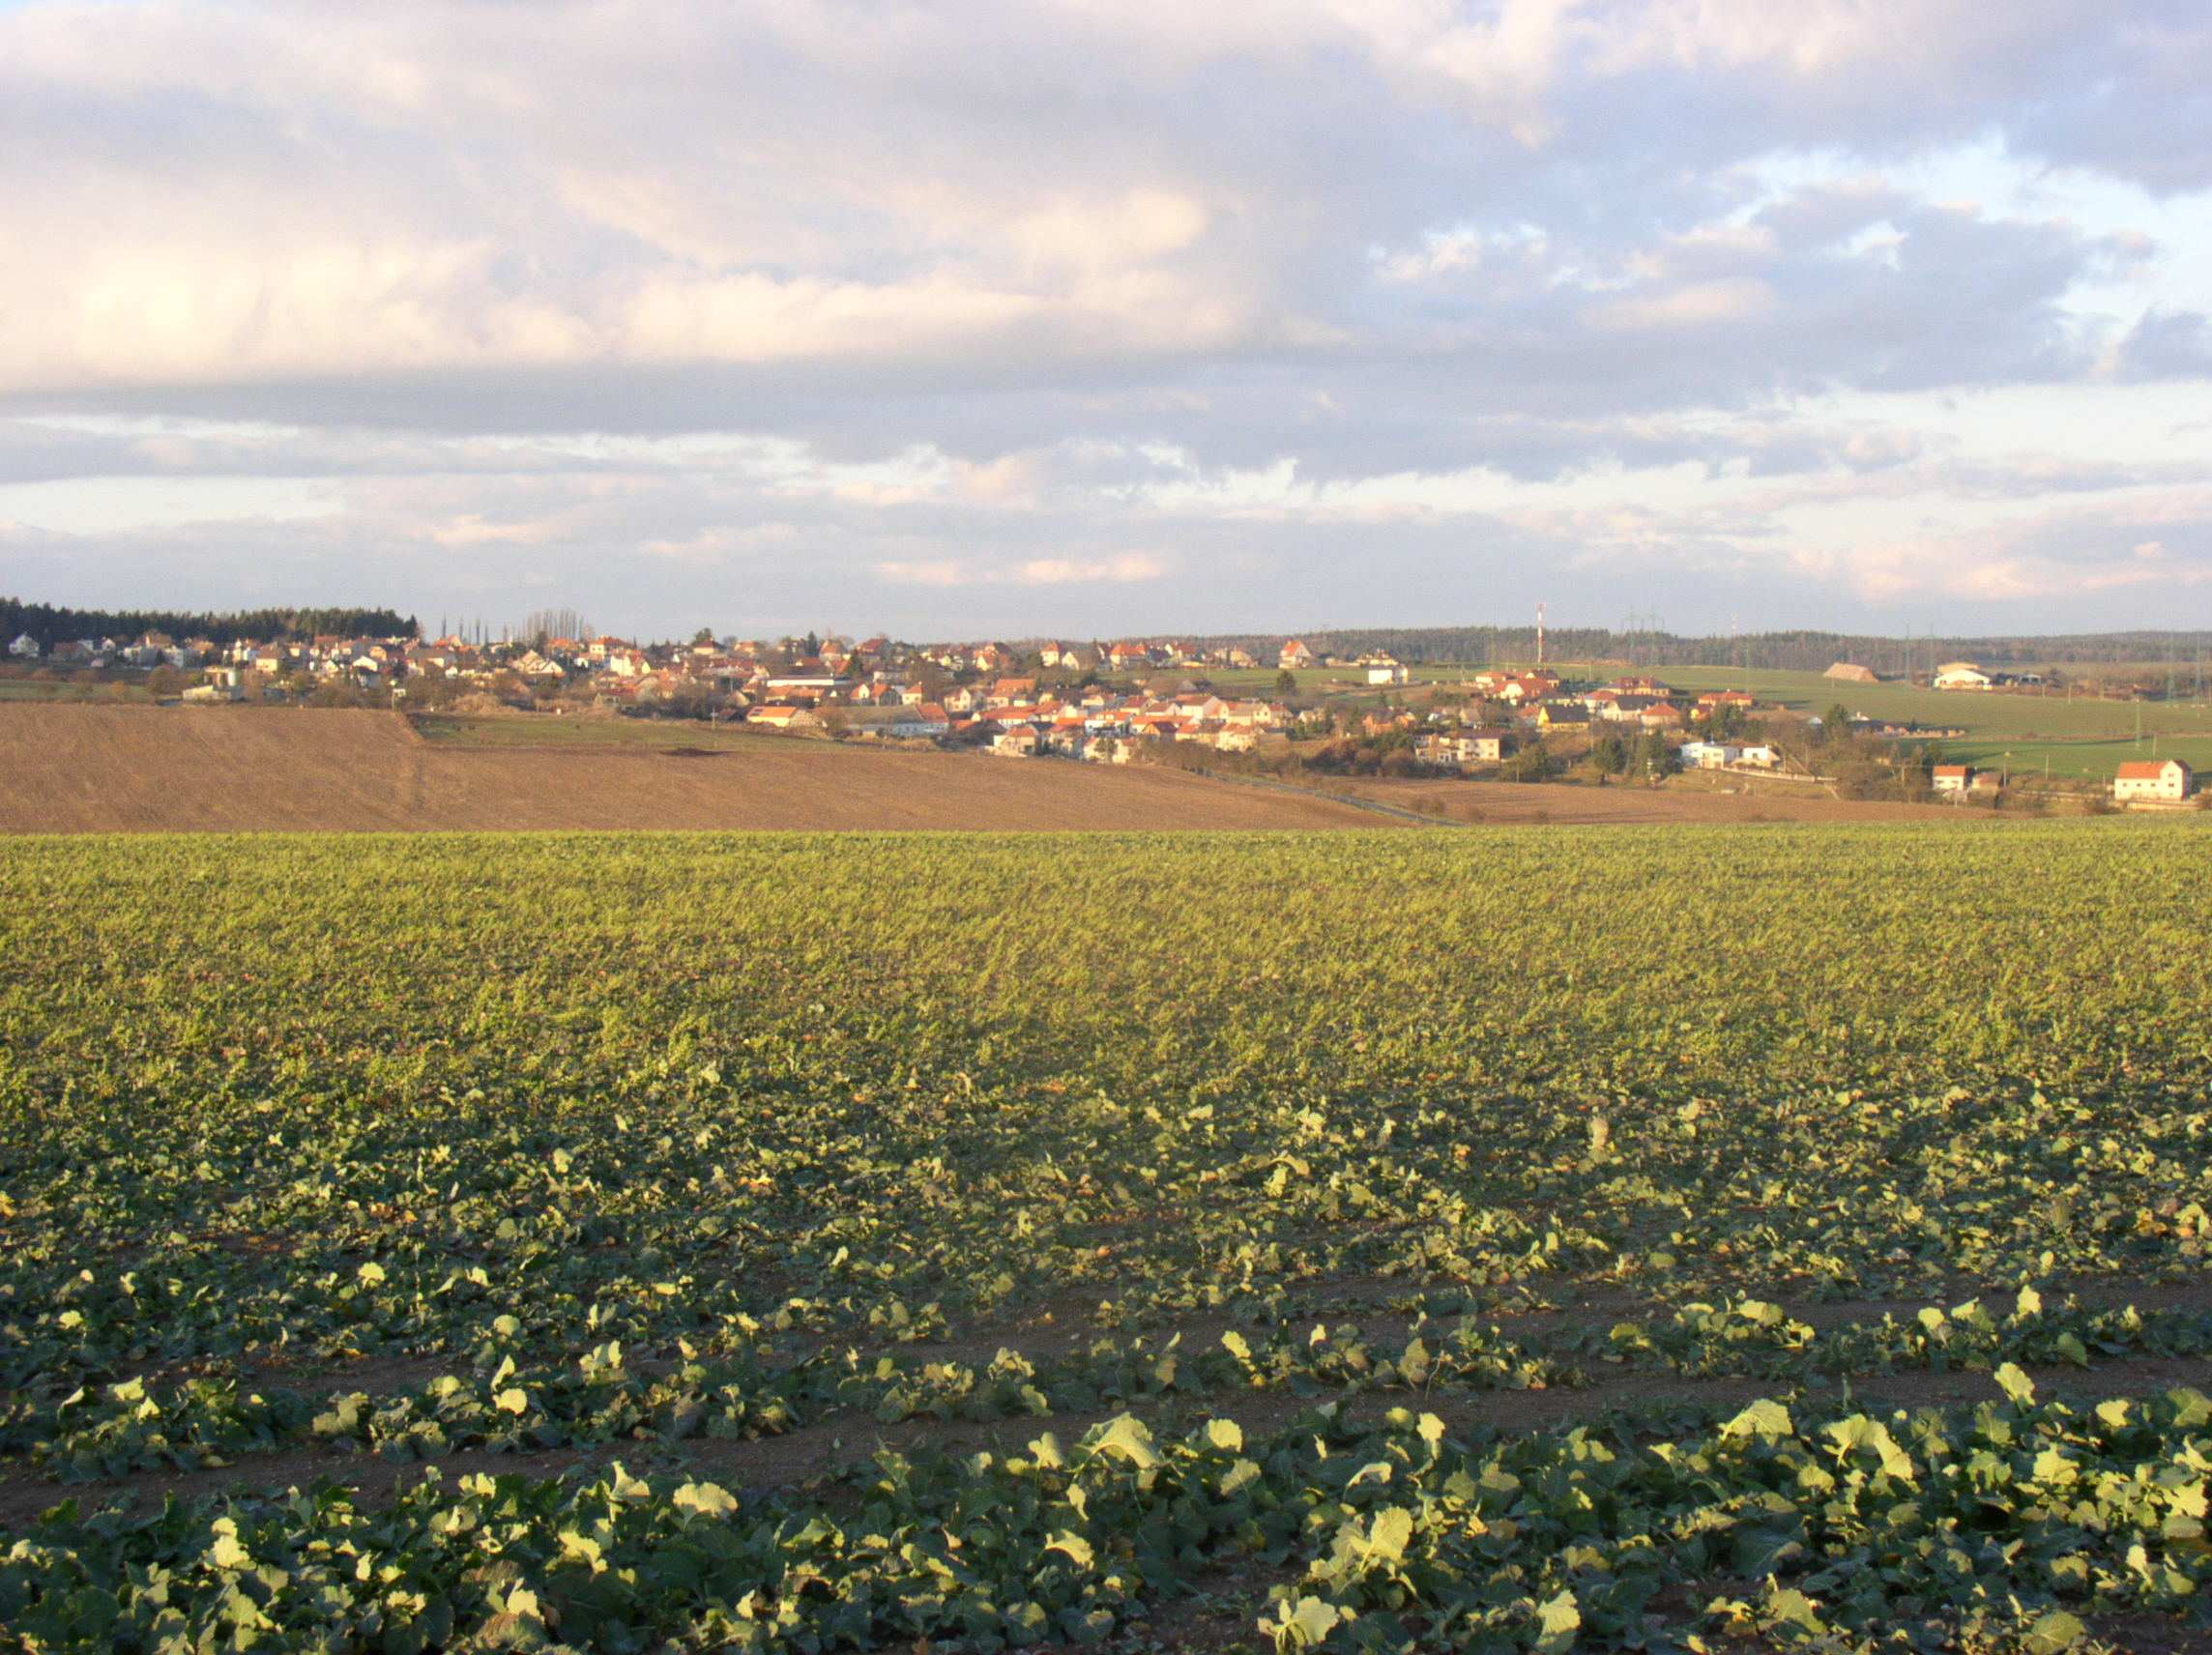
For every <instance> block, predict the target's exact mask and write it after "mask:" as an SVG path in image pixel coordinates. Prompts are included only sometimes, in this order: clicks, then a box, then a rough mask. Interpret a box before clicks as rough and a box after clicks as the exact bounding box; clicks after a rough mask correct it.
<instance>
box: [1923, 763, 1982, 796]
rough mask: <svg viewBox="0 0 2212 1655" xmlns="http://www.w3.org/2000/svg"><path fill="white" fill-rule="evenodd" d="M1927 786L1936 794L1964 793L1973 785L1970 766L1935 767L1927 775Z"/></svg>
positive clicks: (1972, 774)
mask: <svg viewBox="0 0 2212 1655" xmlns="http://www.w3.org/2000/svg"><path fill="white" fill-rule="evenodd" d="M1928 785H1929V786H1930V787H1932V788H1934V789H1935V790H1936V792H1937V793H1965V791H1966V790H1967V789H1968V788H1970V787H1972V786H1973V785H1974V767H1973V766H1972V765H1937V766H1936V768H1935V769H1934V770H1932V771H1931V772H1930V773H1929V776H1928Z"/></svg>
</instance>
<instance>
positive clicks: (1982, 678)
mask: <svg viewBox="0 0 2212 1655" xmlns="http://www.w3.org/2000/svg"><path fill="white" fill-rule="evenodd" d="M1995 682H1997V681H1996V679H1995V678H1994V676H1993V675H1992V674H1989V673H1986V672H1984V671H1982V669H1981V667H1980V666H1979V665H1977V664H1976V663H1975V662H1973V661H1945V662H1944V663H1943V664H1942V665H1941V666H1939V667H1937V668H1936V688H1937V689H1988V688H1991V687H1992V686H1993V685H1994V684H1995Z"/></svg>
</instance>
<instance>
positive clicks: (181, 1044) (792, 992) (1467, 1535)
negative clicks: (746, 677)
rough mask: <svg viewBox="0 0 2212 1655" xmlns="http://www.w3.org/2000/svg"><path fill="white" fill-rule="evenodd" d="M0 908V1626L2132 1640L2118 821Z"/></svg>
mask: <svg viewBox="0 0 2212 1655" xmlns="http://www.w3.org/2000/svg"><path fill="white" fill-rule="evenodd" d="M0 888H5V890H6V891H7V893H8V901H7V903H6V905H5V907H4V908H0V946H4V947H5V950H6V954H5V957H6V958H7V959H8V961H9V969H8V970H7V971H6V973H0V1236H4V1237H5V1241H6V1245H5V1247H0V1648H15V1647H20V1648H22V1649H24V1650H26V1651H39V1652H42V1655H43V1652H45V1651H59V1650H108V1649H122V1650H141V1651H164V1652H176V1655H183V1652H185V1651H194V1652H196V1651H202V1650H211V1651H212V1650H232V1649H237V1650H246V1649H252V1650H310V1649H311V1650H318V1651H320V1650H362V1651H379V1652H382V1651H393V1652H410V1651H423V1650H430V1649H469V1650H479V1649H491V1648H507V1647H518V1648H519V1647H546V1646H549V1645H552V1646H562V1647H569V1648H577V1649H604V1650H610V1651H638V1652H644V1651H657V1650H663V1649H672V1650H706V1649H748V1650H771V1649H772V1650H794V1651H817V1650H832V1649H868V1648H896V1649H914V1648H918V1647H927V1648H931V1649H937V1650H947V1649H964V1648H999V1647H1006V1646H1038V1647H1050V1648H1065V1647H1073V1646H1076V1645H1099V1646H1104V1647H1108V1648H1116V1649H1124V1650H1150V1649H1171V1648H1192V1649H1226V1648H1234V1647H1239V1646H1241V1647H1244V1648H1248V1649H1252V1650H1263V1649H1278V1650H1295V1649H1303V1648H1308V1647H1323V1648H1326V1649H1330V1650H1340V1651H1362V1650H1366V1651H1408V1650H1434V1649H1444V1648H1455V1649H1468V1650H1476V1651H1496V1652H1499V1655H1503V1652H1507V1651H1538V1652H1542V1655H1563V1652H1566V1651H1570V1650H1608V1649H1642V1650H1684V1651H1687V1650H1700V1649H1705V1650H1716V1651H1718V1650H1749V1649H1764V1648H1803V1649H1809V1650H1842V1649H1860V1648H1865V1649H1881V1650H1899V1651H1902V1650H1907V1649H1911V1650H1935V1649H1938V1648H1943V1649H1954V1650H1961V1651H1991V1652H1994V1651H2008V1650H2009V1651H2032V1652H2035V1655H2054V1652H2056V1651H2059V1650H2064V1649H2083V1650H2087V1649H2093V1648H2100V1647H2102V1648H2115V1647H2116V1648H2125V1649H2137V1648H2144V1649H2147V1648H2160V1649H2180V1648H2184V1647H2201V1646H2202V1645H2201V1644H2200V1643H2199V1644H2191V1643H2188V1642H2187V1641H2186V1640H2188V1639H2191V1638H2194V1637H2199V1636H2201V1629H2202V1622H2203V1619H2204V1615H2205V1611H2204V1609H2203V1607H2202V1606H2203V1604H2204V1601H2205V1599H2206V1597H2207V1595H2208V1594H2207V1593H2206V1591H2205V1590H2204V1588H2205V1587H2206V1585H2207V1584H2212V1550H2208V1548H2207V1545H2206V1535H2205V1523H2206V1520H2207V1516H2208V1481H2207V1479H2208V1476H2212V1400H2207V1397H2206V1395H2205V1394H2203V1389H2202V1387H2203V1385H2204V1380H2205V1377H2206V1373H2207V1361H2208V1358H2212V1283H2208V1282H2207V1280H2206V1274H2205V1246H2206V1236H2207V1233H2208V1230H2212V1216H2208V1208H2212V1177H2208V1176H2207V1156H2208V1150H2212V1105H2208V1102H2207V1096H2206V1086H2207V1082H2208V1081H2212V973H2208V972H2207V967H2206V949H2205V929H2204V920H2205V915H2206V914H2207V913H2208V912H2212V857H2206V856H2205V855H2204V854H2203V851H2202V842H2201V840H2200V839H2199V838H2198V837H2197V833H2196V830H2195V828H2194V827H2193V825H2191V824H2187V823H2180V822H2166V821H2144V820H2139V819H2111V820H2082V821H2073V822H2048V823H2046V822H2037V823H2020V824H2009V823H1998V824H1990V825H1984V826H1982V827H1979V828H1976V829H1971V830H1968V829H1965V828H1960V827H1950V826H1947V825H1941V824H1938V825H1936V826H1933V827H1918V826H1912V827H1899V826H1894V825H1888V826H1881V827H1740V828H1727V829H1723V828H1699V827H1650V828H1628V827H1615V828H1608V829H1589V830H1576V829H1554V830H1548V831H1543V832H1534V831H1528V830H1520V831H1516V830H1511V829H1482V828H1470V829H1467V830H1463V831H1458V832H1453V833H1449V834H1443V833H1438V834H1404V835H1386V834H1380V833H1378V834H1364V833H1343V834H1332V835H1312V836H1305V835H1234V836H1233V835H1220V836H1208V835H1179V836H1177V837H1175V838H1174V839H1173V840H1172V841H1168V840H1162V839H1159V838H1147V837H1144V836H1138V835H1132V836H1112V835H1084V836H1075V835H1069V836H1064V837H1060V836H1005V837H999V836H985V835H966V836H949V835H948V836H904V837H901V836H884V837H873V838H871V837H860V836H843V837H837V838H833V839H832V838H829V837H826V836H825V837H812V836H798V835H793V836H784V835H758V836H718V835H601V836H591V835H530V836H520V835H518V836H513V837H501V836H451V837H442V836H422V837H409V838H379V837H370V836H348V837H283V836H266V837H252V838H220V837H189V838H188V837H176V838H150V837H149V838H133V839H129V840H122V839H112V840H111V839H98V838H74V839H59V838H20V839H13V840H10V841H7V842H6V843H4V844H0Z"/></svg>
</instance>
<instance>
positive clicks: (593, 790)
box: [0, 705, 1391, 833]
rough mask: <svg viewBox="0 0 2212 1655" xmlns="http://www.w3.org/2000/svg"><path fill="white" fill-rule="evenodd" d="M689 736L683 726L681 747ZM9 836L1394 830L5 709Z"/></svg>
mask: <svg viewBox="0 0 2212 1655" xmlns="http://www.w3.org/2000/svg"><path fill="white" fill-rule="evenodd" d="M681 744H682V741H681V738H680V737H672V738H671V740H670V742H669V745H670V746H672V747H673V746H679V745H681ZM0 777H5V778H6V779H5V783H4V785H0V832H16V833H24V832H49V833H84V832H219V831H246V830H253V829H306V830H326V831H378V830H447V829H499V828H537V829H563V828H568V829H573V828H602V827H635V828H752V829H776V828H789V829H819V830H829V831H881V830H893V829H909V828H953V829H981V828H1005V829H1018V830H1040V829H1050V828H1091V829H1103V830H1109V831H1124V832H1126V831H1139V830H1144V829H1151V828H1201V827H1230V828H1252V827H1291V828H1296V827H1369V828H1373V827H1389V826H1391V822H1390V819H1388V818H1386V817H1383V816H1379V815H1377V814H1375V813H1374V812H1372V811H1364V810H1359V809H1355V808H1353V807H1352V806H1350V805H1344V804H1338V803H1334V802H1332V801H1329V800H1326V799H1319V798H1304V797H1299V796H1295V795H1285V794H1274V793H1267V792H1264V791H1262V790H1260V789H1256V788H1246V787H1237V786H1235V785H1233V784H1230V783H1226V782H1216V781H1209V780H1207V779H1205V778H1203V777H1197V776H1187V775H1182V774H1180V773H1178V772H1175V771H1171V770H1163V769H1145V768H1130V769H1103V768H1101V767H1098V766H1090V765H1075V764H1067V763H1061V762H1055V761H1044V760H1015V759H994V758H990V757H987V756H984V755H981V754H973V753H937V752H887V751H871V750H868V749H865V748H860V747H855V746H840V745H832V744H831V743H829V742H827V741H808V740H788V741H786V740H763V741H759V742H754V743H748V744H747V745H746V746H745V747H743V748H742V749H738V750H733V751H730V752H715V753H699V754H696V755H693V756H688V757H678V756H674V755H672V754H670V753H667V752H662V751H659V750H657V749H653V748H648V749H633V748H617V747H576V748H572V749H559V750H553V749H546V748H533V749H523V750H516V749H506V750H502V749H499V748H495V747H483V748H472V747H463V746H442V745H439V744H437V743H433V742H427V741H424V740H422V739H421V738H420V737H418V736H417V735H416V733H415V731H414V730H413V729H412V727H410V726H409V725H408V723H407V722H406V720H405V719H403V718H401V717H400V716H399V715H398V714H396V713H391V712H361V711H320V710H303V709H296V708H252V707H213V708H200V707H190V708H172V707H147V708H140V707H52V706H32V705H0Z"/></svg>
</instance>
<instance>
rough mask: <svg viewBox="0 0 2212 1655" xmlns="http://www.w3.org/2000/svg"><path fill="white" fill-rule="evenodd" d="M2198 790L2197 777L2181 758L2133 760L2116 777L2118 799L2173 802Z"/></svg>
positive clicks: (2113, 790)
mask: <svg viewBox="0 0 2212 1655" xmlns="http://www.w3.org/2000/svg"><path fill="white" fill-rule="evenodd" d="M2196 790H2197V777H2196V776H2195V775H2194V774H2193V773H2192V772H2191V770H2190V769H2189V767H2188V766H2187V765H2185V764H2183V763H2182V762H2181V761H2180V760H2179V759H2139V760H2130V761H2129V762H2128V763H2126V764H2124V765H2122V766H2121V767H2120V771H2119V774H2118V775H2116V776H2114V777H2113V778H2112V797H2113V798H2115V799H2120V800H2123V801H2124V800H2127V799H2156V800H2161V801H2167V802H2172V801H2176V800H2180V799H2184V798H2188V797H2189V796H2190V795H2191V794H2192V793H2194V792H2196Z"/></svg>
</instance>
